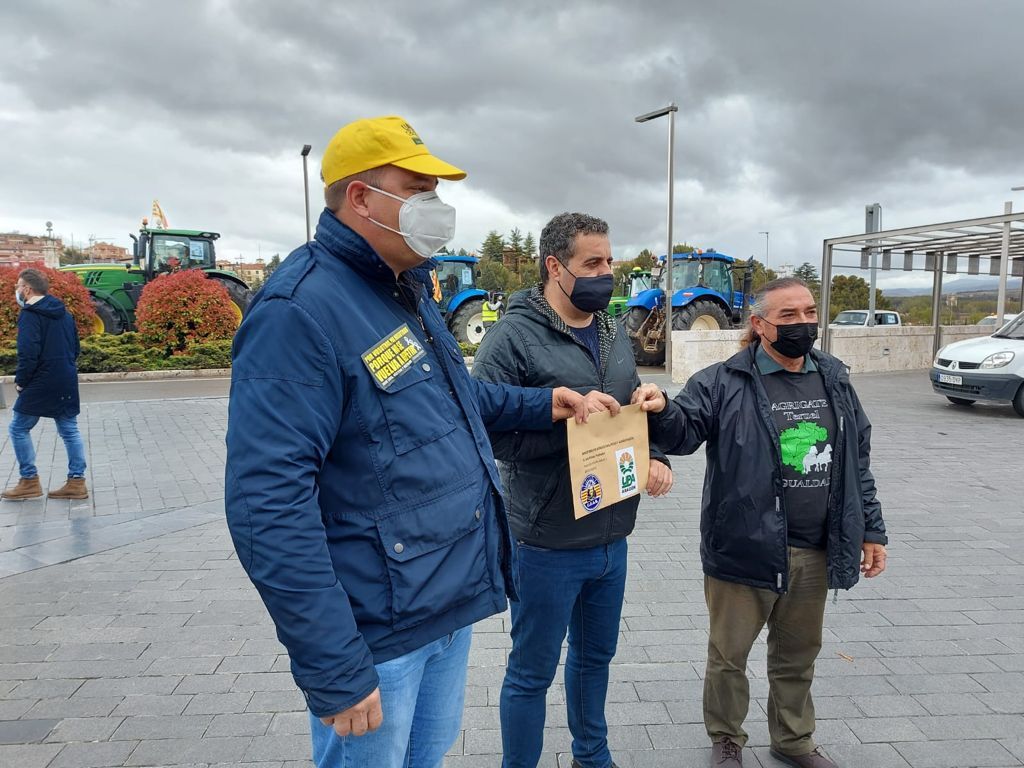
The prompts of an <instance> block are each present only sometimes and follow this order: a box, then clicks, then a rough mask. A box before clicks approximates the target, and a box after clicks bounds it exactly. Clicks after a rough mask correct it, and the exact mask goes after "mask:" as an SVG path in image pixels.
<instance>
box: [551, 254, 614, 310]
mask: <svg viewBox="0 0 1024 768" xmlns="http://www.w3.org/2000/svg"><path fill="white" fill-rule="evenodd" d="M563 266H564V265H563ZM565 271H566V272H569V268H568V267H565ZM569 274H570V275H572V272H569ZM572 276H573V277H576V275H572ZM556 282H557V281H556ZM558 287H559V288H562V284H561V283H558ZM614 289H615V280H614V278H613V277H612V276H611V275H599V276H597V277H576V282H575V283H573V286H572V293H571V294H569V293H565V288H562V293H565V295H566V296H567V297H568V298H569V301H570V302H571V303H572V305H573V306H574V307H576V309H578V310H579V311H580V312H600V311H601V310H604V309H608V302H609V301H611V298H612V291H613V290H614Z"/></svg>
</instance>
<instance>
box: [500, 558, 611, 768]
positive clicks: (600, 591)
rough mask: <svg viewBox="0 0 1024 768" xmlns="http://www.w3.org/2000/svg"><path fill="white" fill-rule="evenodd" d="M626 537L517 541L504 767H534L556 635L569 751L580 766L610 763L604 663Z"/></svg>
mask: <svg viewBox="0 0 1024 768" xmlns="http://www.w3.org/2000/svg"><path fill="white" fill-rule="evenodd" d="M626 551H627V546H626V540H625V539H619V540H618V541H615V542H612V543H611V544H608V545H606V546H600V547H592V548H588V549H541V548H539V547H532V546H528V545H525V544H519V543H516V544H515V545H514V547H513V554H512V557H513V574H514V577H515V580H516V589H517V591H518V592H519V601H518V602H513V603H512V652H511V654H510V655H509V659H508V667H507V669H506V670H505V682H504V684H503V685H502V686H501V743H502V751H503V753H504V757H503V759H502V763H501V764H502V766H503V768H534V766H536V765H537V761H538V760H539V759H540V754H541V750H542V748H543V746H544V714H545V700H546V698H547V692H548V688H549V687H550V685H551V682H552V680H554V678H555V672H556V670H557V668H558V659H559V657H560V656H561V652H562V640H563V639H564V638H565V635H566V630H567V629H568V633H569V652H568V655H567V656H566V660H565V708H566V710H567V713H568V717H569V730H570V732H571V733H572V737H573V738H572V754H573V757H574V758H576V761H577V762H578V763H579V764H580V765H582V766H584V768H609V766H610V765H611V764H612V756H611V752H609V750H608V723H607V721H606V720H605V716H604V705H605V698H606V697H607V694H608V665H609V664H610V663H611V660H612V657H613V656H615V646H616V643H617V641H618V637H619V617H620V616H621V615H622V598H623V595H624V593H625V590H626Z"/></svg>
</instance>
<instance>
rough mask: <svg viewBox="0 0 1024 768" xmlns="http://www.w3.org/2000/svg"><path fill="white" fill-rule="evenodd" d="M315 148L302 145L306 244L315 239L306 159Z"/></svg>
mask: <svg viewBox="0 0 1024 768" xmlns="http://www.w3.org/2000/svg"><path fill="white" fill-rule="evenodd" d="M312 148H313V147H312V146H310V145H309V144H303V145H302V189H303V191H304V192H305V193H306V242H307V243H308V242H309V241H310V240H312V239H313V238H312V237H311V236H310V234H309V170H308V169H307V168H306V158H307V157H309V150H311V149H312Z"/></svg>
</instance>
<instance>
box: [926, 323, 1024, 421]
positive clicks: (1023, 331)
mask: <svg viewBox="0 0 1024 768" xmlns="http://www.w3.org/2000/svg"><path fill="white" fill-rule="evenodd" d="M929 378H931V381H932V389H934V390H935V391H936V392H938V393H939V394H940V395H945V396H946V397H947V398H948V399H949V401H950V402H951V403H953V404H955V405H973V404H974V403H975V402H976V401H977V400H989V401H993V402H997V403H1012V404H1013V408H1014V410H1015V411H1017V414H1018V415H1020V416H1024V314H1021V315H1018V316H1017V317H1016V318H1014V319H1013V320H1011V321H1010V322H1008V323H1007V324H1006V325H1004V326H1003V327H1002V328H1000V329H999V330H998V331H996V332H995V333H993V334H992V335H991V336H983V337H981V338H978V339H965V340H964V341H956V342H953V343H952V344H947V345H946V346H945V347H943V348H942V349H940V350H939V354H938V355H936V356H935V363H934V364H933V366H932V370H931V373H930V375H929Z"/></svg>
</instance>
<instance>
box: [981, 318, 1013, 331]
mask: <svg viewBox="0 0 1024 768" xmlns="http://www.w3.org/2000/svg"><path fill="white" fill-rule="evenodd" d="M1015 317H1017V315H1003V322H1001V323H998V322H996V320H997V318H996V316H995V315H989V316H988V317H983V318H981V320H979V321H978V325H990V326H992V327H993V328H995V327H998V326H1000V325H1006V324H1007V323H1008V322H1010V321H1011V320H1013V319H1014V318H1015Z"/></svg>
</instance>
